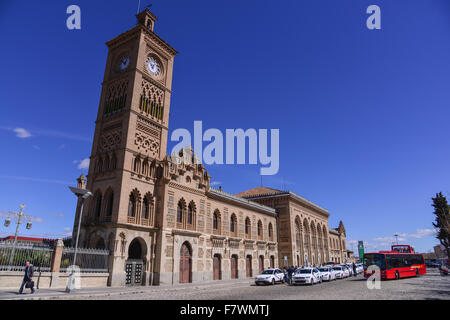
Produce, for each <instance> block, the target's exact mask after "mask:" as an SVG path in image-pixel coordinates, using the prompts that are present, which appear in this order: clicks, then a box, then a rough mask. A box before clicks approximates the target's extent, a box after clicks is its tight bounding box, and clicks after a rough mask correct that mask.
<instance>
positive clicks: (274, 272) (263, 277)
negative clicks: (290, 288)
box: [255, 269, 284, 285]
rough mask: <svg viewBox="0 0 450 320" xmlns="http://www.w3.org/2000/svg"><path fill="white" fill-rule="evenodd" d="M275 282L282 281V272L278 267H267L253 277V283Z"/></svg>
mask: <svg viewBox="0 0 450 320" xmlns="http://www.w3.org/2000/svg"><path fill="white" fill-rule="evenodd" d="M276 282H278V283H284V272H283V271H281V270H280V269H267V270H264V271H263V272H262V273H261V274H260V275H257V276H256V278H255V284H256V285H260V284H272V285H274V284H275V283H276Z"/></svg>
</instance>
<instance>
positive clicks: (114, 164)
mask: <svg viewBox="0 0 450 320" xmlns="http://www.w3.org/2000/svg"><path fill="white" fill-rule="evenodd" d="M109 167H110V169H111V170H115V169H116V167H117V157H116V155H115V154H113V156H112V157H111V165H110V166H109Z"/></svg>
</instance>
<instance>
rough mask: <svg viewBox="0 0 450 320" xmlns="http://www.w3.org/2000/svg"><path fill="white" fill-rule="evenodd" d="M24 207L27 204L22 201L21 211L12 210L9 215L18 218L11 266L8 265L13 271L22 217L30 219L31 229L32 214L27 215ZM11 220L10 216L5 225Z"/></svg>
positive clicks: (10, 261) (10, 260) (10, 258)
mask: <svg viewBox="0 0 450 320" xmlns="http://www.w3.org/2000/svg"><path fill="white" fill-rule="evenodd" d="M23 209H25V205H24V204H23V203H22V204H21V205H20V211H19V212H10V213H9V215H10V216H13V217H16V218H17V226H16V233H15V234H14V242H13V247H12V250H11V255H10V257H9V266H8V270H9V271H11V269H12V264H13V260H14V254H15V252H16V245H17V236H18V235H19V228H20V224H21V223H22V218H26V219H27V220H28V222H27V229H31V222H30V220H31V216H30V215H26V214H24V213H23ZM10 222H11V219H10V218H8V219H7V220H6V221H5V226H6V227H8V226H9V224H10Z"/></svg>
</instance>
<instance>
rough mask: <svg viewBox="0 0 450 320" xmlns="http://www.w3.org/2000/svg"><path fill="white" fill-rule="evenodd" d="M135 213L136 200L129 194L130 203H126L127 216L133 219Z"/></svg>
mask: <svg viewBox="0 0 450 320" xmlns="http://www.w3.org/2000/svg"><path fill="white" fill-rule="evenodd" d="M135 213H136V199H135V197H134V194H130V201H129V203H128V216H129V217H134V215H135Z"/></svg>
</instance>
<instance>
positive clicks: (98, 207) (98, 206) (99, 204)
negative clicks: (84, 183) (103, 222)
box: [95, 193, 102, 218]
mask: <svg viewBox="0 0 450 320" xmlns="http://www.w3.org/2000/svg"><path fill="white" fill-rule="evenodd" d="M101 210H102V194H101V193H98V194H97V197H96V200H95V217H97V218H98V217H100V213H101Z"/></svg>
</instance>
